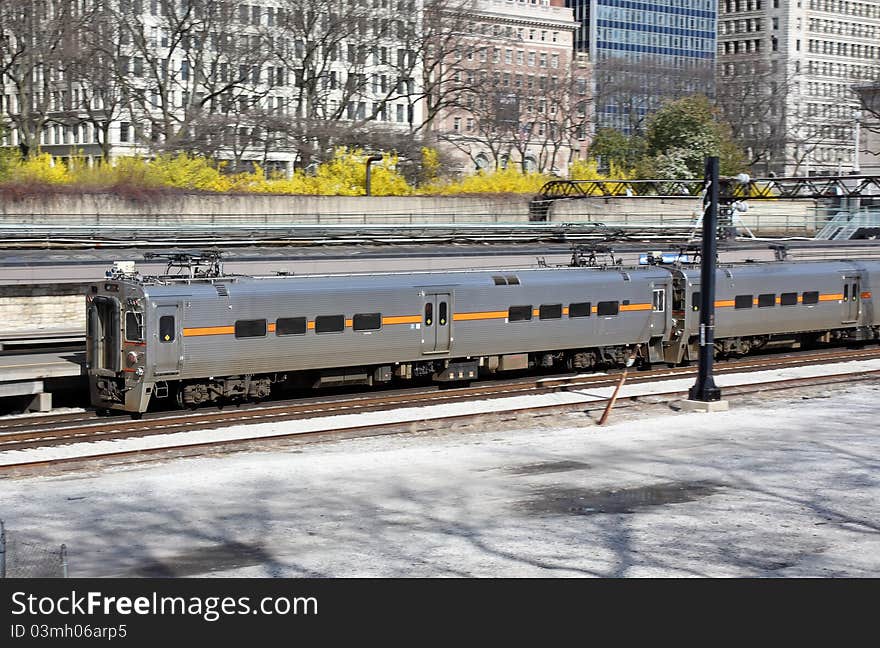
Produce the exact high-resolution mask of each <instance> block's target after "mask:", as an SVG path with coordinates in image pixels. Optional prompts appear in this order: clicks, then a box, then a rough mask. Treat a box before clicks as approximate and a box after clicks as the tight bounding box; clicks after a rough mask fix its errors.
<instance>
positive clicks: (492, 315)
mask: <svg viewBox="0 0 880 648" xmlns="http://www.w3.org/2000/svg"><path fill="white" fill-rule="evenodd" d="M507 313H508V311H506V310H504V311H485V312H481V313H454V314H453V315H452V319H453V320H454V321H456V322H462V321H467V320H483V319H504V318H506V317H507Z"/></svg>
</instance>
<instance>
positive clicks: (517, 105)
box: [438, 62, 590, 173]
mask: <svg viewBox="0 0 880 648" xmlns="http://www.w3.org/2000/svg"><path fill="white" fill-rule="evenodd" d="M479 78H480V83H481V85H482V87H483V88H485V89H484V90H483V91H482V92H480V93H475V92H471V93H469V94H467V96H466V98H465V101H464V103H463V106H462V107H461V108H457V109H455V110H454V111H452V113H451V115H452V119H453V124H454V127H453V129H452V130H451V131H450V130H446V131H441V132H439V133H438V137H439V138H440V139H441V141H444V142H446V143H448V144H449V145H451V146H453V147H455V148H456V149H457V150H459V151H461V152H462V153H465V154H466V155H468V157H469V158H470V159H471V160H472V161H473V162H474V164H475V165H476V166H478V167H480V166H482V163H483V159H482V158H485V157H486V156H487V155H488V156H489V157H490V158H491V160H490V162H491V165H492V166H494V167H495V168H499V167H503V166H505V165H506V164H507V163H508V162H509V161H511V160H512V159H516V160H517V162H518V163H519V164H520V165H521V167H522V170H523V171H539V172H542V173H544V172H549V171H553V172H556V171H558V170H559V169H560V168H561V167H562V166H564V165H565V164H567V163H568V162H569V161H570V160H571V157H572V152H575V154H576V152H577V151H578V149H579V147H580V145H579V142H580V141H581V140H583V139H585V137H586V128H587V125H588V122H589V104H590V98H589V94H588V90H587V89H588V85H589V79H588V77H587V72H586V66H585V65H584V64H583V63H582V62H576V63H574V64H572V65H571V66H570V67H569V68H567V69H559V70H558V72H555V73H554V71H553V70H552V69H551V70H550V71H549V73H548V74H542V75H537V76H535V75H523V74H520V73H516V72H507V71H503V70H502V69H497V70H491V71H489V70H483V71H482V72H480V74H479ZM563 154H564V155H563Z"/></svg>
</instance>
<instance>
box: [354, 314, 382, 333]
mask: <svg viewBox="0 0 880 648" xmlns="http://www.w3.org/2000/svg"><path fill="white" fill-rule="evenodd" d="M351 322H352V327H351V328H353V329H354V330H355V331H375V330H377V329H380V328H382V314H381V313H358V314H357V315H355V316H354V317H353V318H352V319H351Z"/></svg>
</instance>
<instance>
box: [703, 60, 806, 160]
mask: <svg viewBox="0 0 880 648" xmlns="http://www.w3.org/2000/svg"><path fill="white" fill-rule="evenodd" d="M720 65H724V66H730V67H727V68H722V69H721V70H720V72H721V74H719V76H718V87H717V92H716V105H717V106H718V108H719V109H720V110H721V114H722V116H723V117H724V119H725V121H727V123H728V124H730V127H731V131H732V135H733V137H734V139H735V140H736V141H737V142H738V143H739V144H740V145H741V146H742V148H743V150H744V151H745V152H746V156H747V159H746V163H747V165H748V166H750V167H752V166H756V165H760V164H763V165H764V166H765V169H766V171H765V172H769V171H770V168H771V166H772V165H773V164H774V163H775V164H779V163H781V162H783V161H784V160H785V150H786V143H787V142H788V141H789V139H790V138H789V133H790V132H791V131H792V130H793V129H794V128H797V127H798V126H797V124H795V123H793V121H794V122H797V121H799V119H797V117H796V116H793V115H791V114H788V113H787V110H786V97H787V96H788V94H789V93H790V92H791V91H792V90H793V89H794V88H796V86H797V84H798V83H799V77H800V74H798V73H796V72H795V71H794V70H793V69H786V70H782V71H780V70H778V69H777V68H776V63H775V62H771V61H769V60H767V59H750V60H743V61H739V62H736V63H723V64H720ZM793 117H794V119H793Z"/></svg>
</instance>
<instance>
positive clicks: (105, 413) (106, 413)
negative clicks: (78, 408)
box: [95, 407, 110, 416]
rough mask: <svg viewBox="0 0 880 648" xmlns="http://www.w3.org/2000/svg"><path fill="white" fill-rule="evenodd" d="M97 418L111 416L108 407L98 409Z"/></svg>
mask: <svg viewBox="0 0 880 648" xmlns="http://www.w3.org/2000/svg"><path fill="white" fill-rule="evenodd" d="M95 416H110V410H109V409H107V408H106V407H96V408H95Z"/></svg>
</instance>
